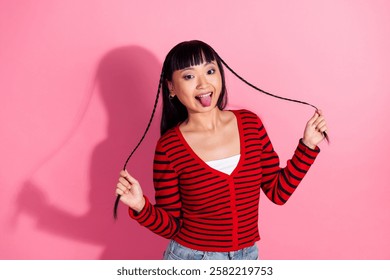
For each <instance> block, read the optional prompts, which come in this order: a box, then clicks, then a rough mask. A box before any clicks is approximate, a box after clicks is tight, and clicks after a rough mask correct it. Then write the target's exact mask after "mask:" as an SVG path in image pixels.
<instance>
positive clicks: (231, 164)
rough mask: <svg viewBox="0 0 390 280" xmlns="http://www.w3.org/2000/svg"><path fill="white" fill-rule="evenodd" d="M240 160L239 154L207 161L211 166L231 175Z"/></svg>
mask: <svg viewBox="0 0 390 280" xmlns="http://www.w3.org/2000/svg"><path fill="white" fill-rule="evenodd" d="M239 160H240V155H239V154H238V155H235V156H232V157H228V158H223V159H217V160H211V161H206V163H207V164H208V165H209V166H210V167H211V168H213V169H216V170H218V171H221V172H223V173H226V174H228V175H230V174H231V173H232V172H233V170H234V169H235V168H236V166H237V164H238V162H239Z"/></svg>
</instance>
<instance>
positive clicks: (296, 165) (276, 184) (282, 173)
mask: <svg viewBox="0 0 390 280" xmlns="http://www.w3.org/2000/svg"><path fill="white" fill-rule="evenodd" d="M259 121H260V119H259ZM259 134H260V139H261V141H262V149H263V151H262V156H261V166H262V172H263V179H262V184H261V188H262V189H263V191H264V193H265V194H266V195H267V197H268V198H269V199H270V200H271V201H272V202H274V203H276V204H278V205H282V204H284V203H286V201H287V200H288V199H289V197H290V196H291V195H292V193H293V192H294V191H295V189H296V188H297V186H298V185H299V183H300V182H301V181H302V179H303V177H304V176H305V174H306V173H307V171H308V170H309V168H310V166H311V165H312V164H313V162H314V160H315V158H316V157H317V155H318V153H319V152H320V149H319V148H318V147H316V148H315V149H314V150H313V149H310V148H308V147H307V146H306V145H305V144H303V142H302V140H300V141H299V143H298V146H297V148H296V150H295V152H294V155H293V157H292V158H291V159H290V160H288V161H287V165H286V167H284V168H281V167H280V162H279V157H278V155H277V154H276V152H275V151H274V148H273V147H272V143H271V141H270V139H269V137H268V135H267V132H266V130H265V128H264V125H263V124H262V123H261V121H260V124H259Z"/></svg>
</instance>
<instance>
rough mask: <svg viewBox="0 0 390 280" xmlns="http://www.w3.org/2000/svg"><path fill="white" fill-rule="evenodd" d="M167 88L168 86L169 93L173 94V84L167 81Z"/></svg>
mask: <svg viewBox="0 0 390 280" xmlns="http://www.w3.org/2000/svg"><path fill="white" fill-rule="evenodd" d="M167 86H168V89H169V92H172V91H173V83H172V82H171V81H168V80H167Z"/></svg>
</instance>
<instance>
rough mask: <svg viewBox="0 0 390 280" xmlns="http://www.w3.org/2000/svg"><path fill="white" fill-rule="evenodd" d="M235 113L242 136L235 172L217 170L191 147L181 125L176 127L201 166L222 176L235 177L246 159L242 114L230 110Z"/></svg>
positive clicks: (190, 152)
mask: <svg viewBox="0 0 390 280" xmlns="http://www.w3.org/2000/svg"><path fill="white" fill-rule="evenodd" d="M228 111H230V112H232V113H233V114H234V116H235V117H236V122H237V128H238V135H239V138H240V160H239V161H238V163H237V166H236V167H235V168H234V170H233V172H232V173H230V174H226V173H223V172H221V171H219V170H216V169H214V168H212V167H211V166H209V165H208V164H207V163H206V162H205V161H204V160H203V159H201V158H200V157H199V156H198V155H197V154H196V153H195V151H194V150H193V149H192V148H191V146H190V145H189V144H188V142H187V141H186V139H185V138H184V135H183V134H182V132H181V131H180V128H179V125H177V126H176V127H175V131H176V134H177V135H178V136H179V139H180V141H181V142H182V144H183V145H184V147H185V148H186V150H187V151H188V153H189V154H190V155H191V157H192V158H193V159H194V160H195V161H196V162H197V163H198V164H199V165H201V166H203V167H204V168H205V169H207V170H210V171H211V172H213V173H214V174H216V175H218V176H220V177H234V176H235V174H236V173H237V172H238V170H240V168H241V166H242V164H243V161H244V154H245V145H244V135H243V129H242V120H241V115H240V114H239V112H238V110H228Z"/></svg>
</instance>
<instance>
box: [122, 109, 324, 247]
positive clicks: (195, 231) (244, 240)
mask: <svg viewBox="0 0 390 280" xmlns="http://www.w3.org/2000/svg"><path fill="white" fill-rule="evenodd" d="M233 113H234V114H235V116H236V119H237V123H238V128H239V135H240V153H241V157H240V160H239V162H238V165H237V167H236V168H235V170H234V171H233V172H232V173H231V174H230V175H227V174H225V173H222V172H220V171H217V170H215V169H213V168H211V167H209V166H208V165H207V164H206V163H205V162H204V161H202V160H201V159H200V158H199V157H198V156H197V155H196V154H195V153H194V151H193V150H192V149H191V147H190V146H189V145H188V144H187V142H186V141H185V139H184V138H183V135H182V134H181V132H180V130H179V127H178V126H176V127H175V128H173V129H171V130H169V131H168V132H167V133H165V134H164V135H163V136H162V137H161V138H160V140H159V141H158V143H157V147H156V152H155V158H154V166H153V170H154V175H153V180H154V187H155V191H156V196H155V199H156V204H155V205H153V204H151V203H150V201H149V200H148V199H147V198H146V197H145V200H146V204H145V207H144V208H143V210H142V211H141V212H140V213H135V212H134V211H132V210H131V209H129V215H130V216H131V217H132V218H133V219H136V220H137V221H138V222H139V223H140V224H141V225H143V226H145V227H147V228H149V229H150V230H152V231H153V232H154V233H156V234H158V235H160V236H163V237H165V238H169V239H174V240H175V241H176V242H178V243H180V244H182V245H184V246H187V247H189V248H192V249H195V250H202V251H220V252H226V251H235V250H239V249H242V248H244V247H247V246H251V245H253V244H254V243H255V242H256V241H258V240H260V236H259V231H258V206H259V195H260V188H261V189H262V190H263V192H264V193H265V194H266V196H267V197H268V198H269V199H270V200H271V201H273V202H274V203H276V204H279V205H281V204H284V203H285V202H286V201H287V199H288V198H289V197H290V196H291V194H292V193H293V192H294V190H295V189H296V187H297V186H298V184H299V183H300V181H301V180H302V179H303V177H304V176H305V174H306V172H307V171H308V169H309V167H310V166H311V164H312V163H313V162H314V160H315V158H316V156H317V155H318V153H319V148H318V147H317V148H316V149H315V150H313V149H310V148H308V147H306V146H305V145H304V144H303V143H302V141H299V144H298V147H297V149H296V150H295V153H294V155H293V157H292V159H291V160H289V161H288V162H287V166H286V167H285V168H280V167H279V157H278V155H277V154H276V153H275V151H274V149H273V147H272V144H271V142H270V139H269V138H268V135H267V132H266V130H265V128H264V126H263V124H262V122H261V120H260V119H259V117H258V116H257V115H255V114H254V113H252V112H250V111H247V110H237V111H233Z"/></svg>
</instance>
